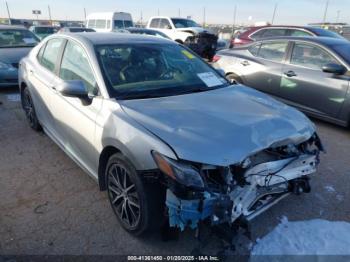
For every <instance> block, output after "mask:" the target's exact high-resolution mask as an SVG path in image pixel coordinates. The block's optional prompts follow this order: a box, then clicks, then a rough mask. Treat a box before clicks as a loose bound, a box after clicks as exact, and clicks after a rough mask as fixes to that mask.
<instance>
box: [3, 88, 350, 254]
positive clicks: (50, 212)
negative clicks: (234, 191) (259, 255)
mask: <svg viewBox="0 0 350 262" xmlns="http://www.w3.org/2000/svg"><path fill="white" fill-rule="evenodd" d="M15 93H16V89H12V90H11V89H8V90H2V91H1V92H0V101H1V102H2V103H1V104H0V123H1V124H0V185H1V190H0V254H2V255H62V254H64V255H82V254H84V255H89V254H94V255H121V254H123V255H136V254H143V255H160V254H163V255H167V254H186V255H188V254H190V253H191V251H192V250H193V249H194V248H195V247H196V246H197V244H198V242H197V241H196V239H195V238H194V232H193V231H191V230H188V231H186V232H184V233H182V234H181V235H180V239H179V240H178V241H170V242H164V241H162V240H161V237H160V235H159V234H154V235H150V236H148V237H144V238H135V237H132V236H130V235H128V234H127V233H125V232H124V231H123V230H122V228H121V227H120V226H119V224H118V222H117V220H116V218H115V216H114V214H113V211H112V209H111V208H110V206H109V203H108V201H107V196H106V193H105V192H100V191H99V189H98V186H97V184H96V183H95V182H94V181H93V180H92V179H91V178H90V177H89V176H88V175H86V174H84V172H83V171H82V170H81V169H80V168H79V167H78V166H77V165H76V164H75V163H74V162H73V161H72V160H70V159H69V158H68V157H67V156H66V155H65V154H64V152H62V151H61V150H60V149H59V148H58V146H56V145H55V144H54V143H53V142H52V141H51V140H50V139H49V138H48V137H47V136H46V135H45V134H43V133H35V132H34V131H32V130H31V129H30V128H29V126H28V125H27V123H26V121H25V117H24V114H23V112H22V110H21V108H20V103H19V101H18V96H17V95H13V94H15ZM314 121H315V123H316V125H317V127H318V131H319V134H320V136H321V138H322V140H323V143H324V145H325V147H326V149H327V151H328V152H327V154H325V155H322V157H321V160H322V162H321V165H320V167H319V171H318V173H317V174H316V175H314V177H313V179H312V181H311V182H312V188H313V190H312V192H311V194H306V195H302V196H291V197H289V198H287V199H285V200H283V201H282V202H280V203H279V204H278V205H276V206H274V207H273V208H272V209H270V210H269V211H267V212H266V213H264V214H262V215H261V216H260V217H258V218H256V220H254V221H253V222H252V225H251V229H252V241H249V240H248V239H245V238H244V237H243V236H240V237H239V239H238V240H237V243H240V246H239V252H240V253H243V254H244V253H246V254H248V253H249V249H250V248H251V246H252V245H253V243H254V241H255V240H256V239H257V238H261V237H262V236H264V235H265V234H266V233H268V232H269V231H271V230H272V229H273V228H274V227H275V226H276V225H277V224H278V222H279V220H280V219H281V217H283V216H286V217H288V219H289V220H291V221H295V220H309V219H314V218H322V219H327V220H339V221H348V222H350V205H349V204H348V203H349V200H350V191H349V188H350V166H349V160H350V157H349V156H350V153H349V149H350V130H348V129H345V128H340V127H337V126H334V125H330V124H327V123H324V122H320V121H316V120H314ZM206 230H207V229H205V230H204V234H203V240H204V243H206V247H205V248H204V250H205V253H208V254H216V252H217V251H218V250H220V249H221V241H220V238H218V237H217V236H215V235H214V234H211V233H210V232H209V231H208V230H207V231H206Z"/></svg>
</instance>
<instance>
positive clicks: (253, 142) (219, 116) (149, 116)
mask: <svg viewBox="0 0 350 262" xmlns="http://www.w3.org/2000/svg"><path fill="white" fill-rule="evenodd" d="M19 83H20V91H21V97H22V105H23V109H24V111H25V113H26V116H27V118H28V121H29V124H30V126H31V127H32V128H33V129H34V130H40V129H41V128H42V129H43V130H44V131H45V133H46V134H47V135H48V136H49V137H51V138H52V140H53V141H55V142H56V143H57V144H58V145H59V146H60V147H61V148H62V149H63V150H64V151H65V152H66V153H67V154H68V155H69V156H70V157H71V158H72V159H73V160H74V161H75V162H76V163H77V164H78V165H79V166H81V167H82V168H83V169H84V170H85V171H86V172H87V173H88V174H89V175H90V176H91V177H92V178H94V179H95V180H96V181H97V182H98V184H99V187H100V189H101V190H107V192H108V196H109V200H110V203H111V206H112V208H113V210H114V212H115V214H116V216H117V218H118V220H119V222H120V223H121V225H122V226H123V227H124V228H125V229H126V230H127V231H128V232H130V233H133V234H136V235H137V234H141V233H143V232H145V231H146V230H148V229H155V228H156V227H157V226H159V224H160V221H166V222H167V223H169V224H170V226H172V227H178V228H181V229H184V228H185V227H186V226H190V227H191V228H196V227H197V225H198V223H199V222H200V221H202V220H207V221H209V222H210V223H212V224H221V223H227V222H228V223H234V222H235V221H237V220H238V219H240V218H244V219H246V220H251V219H253V218H254V217H255V216H257V215H258V214H260V213H261V212H263V211H265V210H266V209H267V208H269V207H271V206H272V205H273V204H275V203H277V202H278V201H279V200H281V199H283V198H284V197H286V196H287V195H289V194H290V193H291V192H294V193H297V194H300V193H302V192H309V191H310V187H309V177H308V176H309V175H310V174H311V173H314V172H315V171H316V166H317V164H318V154H319V151H320V150H322V146H321V143H320V140H319V138H318V136H317V134H316V132H315V128H314V125H313V124H312V123H311V122H310V121H309V120H308V118H306V117H305V116H304V115H303V114H302V113H300V112H299V111H297V110H295V109H293V108H290V107H288V106H286V105H284V104H282V103H280V102H277V101H275V100H274V99H272V98H270V97H269V96H266V95H264V94H262V93H259V92H258V91H255V90H252V89H249V88H247V87H244V86H231V85H230V83H229V82H228V81H227V80H226V79H225V78H224V77H223V76H221V75H220V74H219V73H218V72H217V71H215V70H214V69H213V68H212V67H210V66H209V65H207V64H206V63H205V62H203V61H202V60H201V59H200V58H199V57H197V56H196V55H195V54H194V53H192V52H191V51H190V50H188V49H186V48H185V47H183V46H181V45H179V44H177V43H175V42H172V41H169V40H166V39H161V38H157V37H151V36H141V35H129V34H116V33H107V34H103V35H101V34H97V33H89V34H83V33H81V34H80V33H77V34H60V35H54V36H50V37H48V38H45V40H44V41H42V42H41V43H40V44H39V45H38V46H36V47H35V48H34V49H33V50H32V52H31V53H30V54H29V56H28V57H26V58H24V59H23V60H22V61H21V63H20V68H19ZM165 211H166V212H165ZM164 214H168V216H167V217H168V218H167V220H164V219H163V217H164Z"/></svg>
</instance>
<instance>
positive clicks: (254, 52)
mask: <svg viewBox="0 0 350 262" xmlns="http://www.w3.org/2000/svg"><path fill="white" fill-rule="evenodd" d="M260 46H261V44H260V43H259V44H256V45H253V46H251V47H249V48H248V51H249V52H250V53H251V54H252V55H253V56H258V54H259V50H260Z"/></svg>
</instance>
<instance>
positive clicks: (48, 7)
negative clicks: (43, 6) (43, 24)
mask: <svg viewBox="0 0 350 262" xmlns="http://www.w3.org/2000/svg"><path fill="white" fill-rule="evenodd" d="M47 9H48V11H49V18H50V24H51V25H52V19H51V9H50V6H49V5H48V6H47Z"/></svg>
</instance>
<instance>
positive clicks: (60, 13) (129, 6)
mask: <svg viewBox="0 0 350 262" xmlns="http://www.w3.org/2000/svg"><path fill="white" fill-rule="evenodd" d="M326 2H327V0H279V1H278V0H170V1H169V0H124V1H122V0H85V1H84V0H7V3H8V5H9V9H10V14H11V17H14V18H35V17H34V15H32V10H41V12H42V15H40V16H39V19H40V18H41V19H48V17H49V15H48V6H50V8H51V14H52V19H61V20H65V19H68V20H84V7H85V9H86V13H87V14H89V13H92V12H103V11H124V12H129V13H131V14H132V16H133V20H134V21H139V20H140V18H141V12H142V15H143V21H147V20H148V19H149V18H150V17H151V16H155V15H157V14H158V12H159V14H160V15H164V16H178V15H179V13H180V15H181V16H182V17H187V16H192V18H193V19H194V20H195V21H196V22H197V23H203V17H204V15H203V13H204V11H203V10H204V7H205V10H206V22H207V23H210V24H232V23H233V20H234V18H233V17H234V9H235V6H236V7H237V15H236V22H237V23H239V24H252V23H254V22H262V21H269V22H271V20H272V15H273V10H274V7H275V5H276V4H277V9H276V15H275V21H274V24H295V25H305V24H308V23H313V22H322V20H323V16H324V10H325V6H326ZM338 15H339V19H338V21H339V22H347V23H350V0H329V7H328V12H327V21H331V22H335V21H336V20H337V16H338ZM0 17H7V12H6V5H5V0H0Z"/></svg>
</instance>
